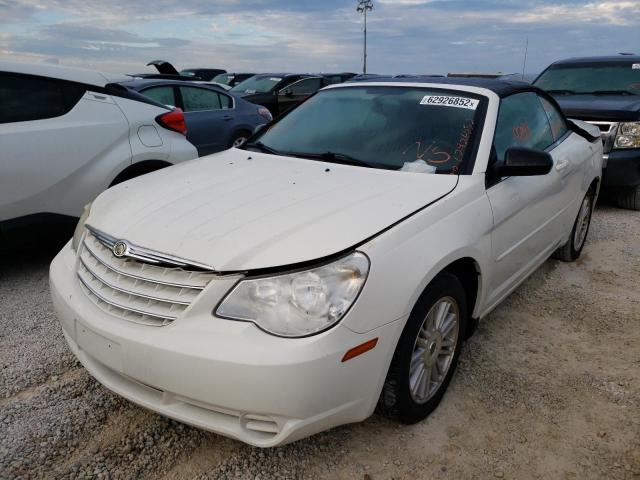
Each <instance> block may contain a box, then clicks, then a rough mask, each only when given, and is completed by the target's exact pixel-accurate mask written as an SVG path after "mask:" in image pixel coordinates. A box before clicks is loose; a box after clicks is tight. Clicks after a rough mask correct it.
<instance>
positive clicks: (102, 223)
mask: <svg viewBox="0 0 640 480" xmlns="http://www.w3.org/2000/svg"><path fill="white" fill-rule="evenodd" d="M456 184H457V176H454V175H434V174H424V173H409V172H397V171H390V170H380V169H371V168H364V167H354V166H349V165H338V164H330V163H326V162H318V161H313V160H303V159H298V158H290V157H280V156H274V155H267V154H262V153H255V152H248V151H244V150H238V149H231V150H227V151H226V152H222V153H219V154H215V155H210V156H208V157H202V158H200V159H197V160H191V161H189V162H185V163H183V164H180V165H176V166H174V167H169V168H165V169H162V170H159V171H157V172H154V173H151V174H148V175H144V176H143V177H138V178H135V179H133V180H130V181H128V182H125V183H123V184H120V185H117V186H116V187H113V188H110V189H108V190H107V191H105V192H104V193H102V194H101V195H100V196H99V197H98V198H97V199H96V200H95V201H94V203H93V206H92V209H91V214H90V216H89V218H88V220H87V223H88V224H89V225H91V226H92V227H94V228H97V229H99V230H101V231H103V232H105V233H107V234H109V235H111V236H114V237H116V238H118V239H123V240H127V241H129V242H131V243H133V244H135V245H138V246H141V247H145V248H148V249H152V250H155V251H157V252H162V253H165V254H170V255H173V256H178V257H181V258H183V259H185V260H191V261H194V262H198V263H201V264H205V265H207V266H209V267H211V268H212V269H213V270H217V271H220V272H229V271H240V270H253V269H263V268H271V267H279V266H284V265H291V264H296V263H300V262H306V261H312V260H316V259H320V258H323V257H326V256H329V255H332V254H336V253H340V252H343V251H345V250H347V249H349V248H352V247H354V246H355V245H357V244H359V243H361V242H362V241H364V240H366V239H368V238H370V237H372V236H374V235H376V234H377V233H379V232H381V231H382V230H384V229H385V228H387V227H389V226H390V225H392V224H393V223H395V222H397V221H399V220H401V219H403V218H404V217H406V216H407V215H410V214H411V213H413V212H415V211H416V210H418V209H421V208H423V207H425V206H427V205H429V204H430V203H432V202H435V201H436V200H438V199H440V198H442V197H443V196H445V195H447V194H448V193H449V192H451V191H452V190H453V189H454V188H455V186H456Z"/></svg>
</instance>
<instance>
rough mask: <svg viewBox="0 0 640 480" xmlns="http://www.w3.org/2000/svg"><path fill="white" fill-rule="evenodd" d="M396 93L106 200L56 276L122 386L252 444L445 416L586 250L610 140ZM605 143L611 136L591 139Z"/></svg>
mask: <svg viewBox="0 0 640 480" xmlns="http://www.w3.org/2000/svg"><path fill="white" fill-rule="evenodd" d="M438 80H439V82H438V83H431V82H433V79H432V80H429V79H426V78H424V79H420V78H416V79H411V80H403V81H402V82H397V79H396V80H395V81H394V80H391V79H389V80H384V79H376V80H375V82H354V83H350V84H342V85H336V86H332V87H329V88H326V89H324V90H322V91H320V92H319V93H318V94H316V95H315V96H313V97H311V98H310V99H309V100H308V101H306V102H305V103H303V104H302V105H301V106H300V107H298V108H296V109H295V110H293V111H291V112H290V113H289V114H288V115H286V116H284V117H282V118H281V119H279V120H278V121H276V122H275V123H274V124H273V125H272V126H271V127H270V128H268V129H265V130H263V131H261V132H259V133H257V134H256V135H254V137H253V138H252V139H251V142H250V143H248V144H247V145H246V146H245V147H243V149H231V150H229V151H226V152H222V153H219V154H216V155H212V156H210V157H204V158H201V159H198V160H195V161H192V162H187V163H184V164H181V165H178V166H175V167H171V168H168V169H164V170H160V171H158V172H155V173H152V174H149V175H146V176H144V177H141V178H136V179H133V180H130V181H128V182H125V183H123V184H121V185H118V186H116V187H114V188H111V189H109V190H107V191H106V192H105V193H103V194H102V195H100V196H99V197H98V198H97V200H95V201H94V202H93V205H92V206H91V208H90V209H87V215H85V216H84V217H83V218H82V219H81V221H80V223H79V224H78V228H77V230H76V234H75V236H74V239H73V241H72V242H69V244H68V245H67V246H65V247H64V249H63V250H62V251H61V252H60V253H59V255H58V256H57V257H56V258H55V260H54V261H53V263H52V265H51V290H52V294H53V299H54V303H55V307H56V310H57V313H58V316H59V318H60V323H61V325H62V329H63V331H64V335H65V337H66V339H67V342H68V343H69V346H70V348H71V350H72V351H73V352H74V353H75V354H76V355H77V357H78V359H79V360H80V361H81V362H82V364H83V365H84V366H85V367H86V369H87V370H88V371H89V372H90V373H91V374H92V375H93V376H94V377H95V378H96V379H98V380H99V381H100V382H102V383H103V384H104V385H105V386H106V387H107V388H109V389H111V390H113V391H114V392H117V393H118V394H120V395H122V396H124V397H126V398H128V399H130V400H131V401H133V402H135V403H137V404H139V405H142V406H144V407H146V408H149V409H151V410H154V411H156V412H158V413H161V414H163V415H166V416H168V417H172V418H174V419H177V420H180V421H182V422H185V423H188V424H191V425H195V426H198V427H201V428H204V429H207V430H211V431H214V432H218V433H220V434H223V435H227V436H229V437H233V438H236V439H239V440H241V441H243V442H247V443H250V444H253V445H257V446H262V447H268V446H274V445H279V444H283V443H286V442H291V441H293V440H296V439H299V438H302V437H305V436H308V435H311V434H314V433H316V432H319V431H321V430H325V429H327V428H330V427H333V426H336V425H340V424H344V423H349V422H356V421H360V420H363V419H365V418H367V417H368V416H369V415H371V414H372V412H373V411H374V410H375V409H376V406H378V407H379V409H380V410H381V411H382V412H383V413H385V414H387V415H389V416H390V417H392V418H395V419H397V420H399V421H401V422H404V423H413V422H417V421H419V420H421V419H423V418H425V417H426V416H427V415H428V414H429V413H430V412H431V411H433V410H434V409H435V408H436V407H437V405H438V403H439V402H440V400H441V398H442V396H443V394H444V392H445V390H446V389H447V386H448V384H449V382H450V380H451V377H452V375H453V373H454V370H455V368H456V364H457V361H458V356H459V354H460V347H461V344H462V342H463V341H464V339H465V338H466V336H468V334H469V333H470V331H471V330H472V328H473V326H474V325H475V321H476V320H477V319H480V318H482V317H483V316H485V315H487V314H488V313H489V312H490V311H491V310H492V309H493V308H494V307H495V306H496V305H498V303H499V302H500V301H501V300H503V299H504V298H505V297H506V296H507V295H509V293H510V292H512V291H513V290H514V289H515V288H516V287H517V286H518V285H519V284H520V283H521V282H522V281H523V280H525V279H526V278H527V276H528V275H530V274H531V273H532V272H533V271H534V270H535V269H536V268H538V266H539V265H540V264H541V263H543V262H544V261H545V260H546V259H547V258H548V257H549V256H550V255H552V254H554V252H555V255H556V256H557V257H559V258H560V259H563V260H573V259H575V258H577V257H578V255H580V251H581V250H582V248H583V246H584V244H585V238H586V236H587V231H588V228H589V222H590V218H591V212H592V209H593V205H594V202H595V200H596V197H597V194H598V187H599V182H600V176H601V162H602V145H601V143H600V139H599V132H598V131H597V129H593V128H592V127H590V126H588V125H586V124H581V123H573V122H568V121H567V120H566V119H565V118H564V117H563V115H562V113H561V112H560V111H559V109H558V107H557V105H556V103H555V101H554V100H553V99H552V98H551V97H549V96H548V95H546V94H545V93H544V92H542V91H540V90H538V89H537V88H535V87H531V86H529V85H524V84H516V83H506V82H500V81H489V80H482V81H480V80H476V81H474V80H461V79H458V80H456V81H455V82H454V81H451V82H450V83H448V82H447V80H443V79H438ZM590 129H591V130H590Z"/></svg>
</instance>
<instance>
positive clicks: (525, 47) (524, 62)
mask: <svg viewBox="0 0 640 480" xmlns="http://www.w3.org/2000/svg"><path fill="white" fill-rule="evenodd" d="M528 50H529V37H527V42H526V43H525V45H524V60H523V62H522V81H524V69H525V68H527V52H528Z"/></svg>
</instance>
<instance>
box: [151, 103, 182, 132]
mask: <svg viewBox="0 0 640 480" xmlns="http://www.w3.org/2000/svg"><path fill="white" fill-rule="evenodd" d="M156 122H158V125H160V126H161V127H164V128H166V129H167V130H173V131H174V132H178V133H181V134H182V135H186V134H187V122H186V121H185V119H184V113H182V110H181V109H179V108H176V109H175V110H171V111H170V112H167V113H163V114H162V115H158V116H157V117H156Z"/></svg>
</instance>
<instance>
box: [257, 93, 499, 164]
mask: <svg viewBox="0 0 640 480" xmlns="http://www.w3.org/2000/svg"><path fill="white" fill-rule="evenodd" d="M486 102H487V99H486V97H482V96H479V95H475V94H472V93H468V92H462V91H455V90H441V89H429V88H420V87H386V86H384V87H383V86H376V87H371V86H357V87H347V88H333V89H328V90H323V91H321V92H319V93H318V94H317V95H315V96H313V97H310V98H309V99H308V100H307V101H306V102H304V103H302V104H301V105H300V106H299V107H297V108H296V109H294V110H292V111H291V112H290V113H289V114H288V115H285V116H284V117H282V118H281V119H280V120H279V121H278V122H276V123H274V124H273V125H272V126H271V128H269V129H268V130H266V131H265V132H264V133H263V134H262V135H259V136H258V137H257V138H254V139H253V141H252V143H249V144H247V146H246V148H249V149H251V148H255V149H258V150H261V151H263V152H267V153H274V154H281V155H289V156H294V157H302V158H311V159H318V160H325V161H329V162H336V163H348V164H352V165H361V166H366V167H374V168H387V169H391V170H403V171H408V172H420V173H454V174H455V173H465V172H468V171H469V170H470V168H467V167H470V166H471V167H472V162H473V150H474V147H473V145H474V139H475V137H476V133H477V130H479V129H480V128H481V127H479V125H481V120H482V118H483V117H482V116H483V115H484V114H483V113H481V112H483V111H485V105H486Z"/></svg>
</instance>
